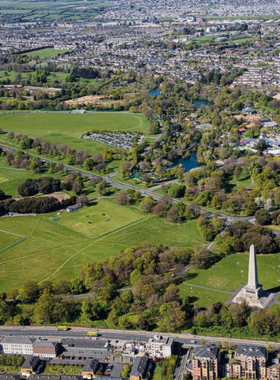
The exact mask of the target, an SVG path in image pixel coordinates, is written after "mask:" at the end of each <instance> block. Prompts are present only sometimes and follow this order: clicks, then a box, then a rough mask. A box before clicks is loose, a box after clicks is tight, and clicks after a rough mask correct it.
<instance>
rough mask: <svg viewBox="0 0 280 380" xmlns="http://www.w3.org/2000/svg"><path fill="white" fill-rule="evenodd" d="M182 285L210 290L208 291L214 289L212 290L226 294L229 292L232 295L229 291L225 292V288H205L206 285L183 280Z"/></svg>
mask: <svg viewBox="0 0 280 380" xmlns="http://www.w3.org/2000/svg"><path fill="white" fill-rule="evenodd" d="M183 284H184V285H188V286H192V287H194V288H200V289H205V290H210V291H212V290H213V291H214V292H219V293H226V294H230V295H232V293H231V292H226V291H225V290H219V289H214V288H207V287H206V286H200V285H194V284H189V283H187V282H183Z"/></svg>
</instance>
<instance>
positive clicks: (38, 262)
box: [0, 199, 205, 291]
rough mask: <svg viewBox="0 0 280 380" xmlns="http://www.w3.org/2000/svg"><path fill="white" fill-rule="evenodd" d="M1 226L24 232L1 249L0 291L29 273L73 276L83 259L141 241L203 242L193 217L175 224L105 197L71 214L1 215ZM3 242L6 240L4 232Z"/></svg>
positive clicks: (95, 259) (180, 244)
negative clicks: (13, 241)
mask: <svg viewBox="0 0 280 380" xmlns="http://www.w3.org/2000/svg"><path fill="white" fill-rule="evenodd" d="M103 214H105V215H103ZM87 215H89V216H87ZM0 230H5V231H8V232H12V233H17V234H20V235H23V236H26V240H24V241H22V242H21V243H19V244H17V245H16V246H15V247H12V248H10V249H8V250H5V251H3V252H2V253H1V254H0V291H1V290H8V289H11V288H17V287H20V286H21V285H22V284H23V282H25V281H27V280H29V279H30V278H32V279H34V280H37V281H43V280H45V279H62V278H73V277H75V276H76V275H78V273H79V271H80V269H81V267H82V265H83V264H85V263H87V262H101V261H104V260H106V259H107V258H109V257H111V256H113V255H118V254H120V252H121V251H123V250H124V249H125V248H127V247H135V246H138V245H142V244H143V243H150V244H159V243H161V244H164V245H169V246H174V247H194V246H197V245H201V244H205V241H204V240H203V238H202V237H201V236H200V233H199V231H198V229H197V227H196V221H191V222H187V223H183V224H178V225H176V224H173V223H170V222H168V221H167V220H165V219H159V218H158V217H156V216H154V215H146V214H143V213H140V211H138V210H137V209H136V208H133V207H125V206H119V205H117V204H116V203H115V201H114V200H105V199H102V200H99V201H98V203H97V204H93V205H92V206H88V207H85V208H83V209H81V210H77V211H74V212H73V214H72V213H67V212H66V211H65V212H63V213H62V214H60V215H58V213H53V214H48V215H41V216H25V217H13V218H0ZM2 241H3V242H4V243H3V244H6V245H8V243H9V241H8V240H7V242H6V237H5V235H4V236H3V239H2ZM0 249H1V248H0Z"/></svg>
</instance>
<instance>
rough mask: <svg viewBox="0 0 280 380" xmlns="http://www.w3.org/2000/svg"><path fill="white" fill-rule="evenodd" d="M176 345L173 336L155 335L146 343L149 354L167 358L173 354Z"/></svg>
mask: <svg viewBox="0 0 280 380" xmlns="http://www.w3.org/2000/svg"><path fill="white" fill-rule="evenodd" d="M173 346H174V339H173V338H163V337H162V336H160V335H155V336H154V338H151V339H149V340H148V342H147V344H146V349H147V354H148V355H149V356H153V357H161V358H165V357H166V356H170V355H172V352H173Z"/></svg>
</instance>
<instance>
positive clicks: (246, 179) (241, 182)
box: [230, 173, 256, 190]
mask: <svg viewBox="0 0 280 380" xmlns="http://www.w3.org/2000/svg"><path fill="white" fill-rule="evenodd" d="M230 184H231V185H233V186H234V187H235V188H236V189H238V190H240V189H241V188H242V187H251V188H252V189H255V188H256V185H255V184H254V183H253V182H252V179H251V177H250V176H248V175H246V174H244V173H241V176H240V178H239V179H238V181H237V180H236V178H235V177H234V176H232V178H231V180H230Z"/></svg>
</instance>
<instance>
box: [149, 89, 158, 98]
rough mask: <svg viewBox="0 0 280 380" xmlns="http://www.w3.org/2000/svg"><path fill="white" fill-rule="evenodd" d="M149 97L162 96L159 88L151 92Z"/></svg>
mask: <svg viewBox="0 0 280 380" xmlns="http://www.w3.org/2000/svg"><path fill="white" fill-rule="evenodd" d="M149 96H151V97H154V96H156V97H157V96H160V91H159V88H158V87H156V88H154V89H152V90H151V91H149Z"/></svg>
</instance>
